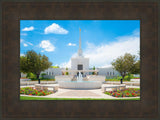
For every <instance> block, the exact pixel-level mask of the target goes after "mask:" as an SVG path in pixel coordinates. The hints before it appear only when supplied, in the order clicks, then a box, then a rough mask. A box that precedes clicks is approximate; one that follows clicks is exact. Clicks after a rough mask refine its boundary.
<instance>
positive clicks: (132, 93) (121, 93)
mask: <svg viewBox="0 0 160 120" xmlns="http://www.w3.org/2000/svg"><path fill="white" fill-rule="evenodd" d="M105 94H107V95H111V96H113V97H137V96H140V89H138V88H127V89H124V90H117V91H106V92H105Z"/></svg>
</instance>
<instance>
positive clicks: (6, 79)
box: [2, 2, 158, 118]
mask: <svg viewBox="0 0 160 120" xmlns="http://www.w3.org/2000/svg"><path fill="white" fill-rule="evenodd" d="M27 4H28V5H27ZM29 4H30V5H29ZM46 4H48V3H46ZM50 4H51V3H50ZM53 4H55V2H54V3H53ZM56 4H61V5H60V6H63V8H64V6H65V7H66V8H68V7H73V6H74V5H73V4H76V7H77V6H79V7H80V9H81V7H83V3H78V2H76V3H73V2H71V4H72V5H73V6H72V5H70V3H62V2H61V3H56ZM88 4H93V5H91V6H90V7H91V8H89V7H88V9H93V8H92V7H93V6H95V8H96V7H97V6H98V5H100V6H101V7H103V6H105V5H106V4H107V5H106V6H109V7H110V9H112V7H111V6H112V5H113V6H114V7H115V6H117V8H113V9H112V10H113V11H114V9H117V10H118V9H119V8H121V9H122V10H123V9H126V8H124V7H122V6H123V5H122V3H114V2H102V3H96V2H94V3H88ZM115 4H118V5H120V7H119V6H118V5H115ZM123 4H125V5H124V6H128V5H131V3H129V2H125V3H123ZM134 4H138V5H139V4H141V6H143V7H144V8H147V9H151V10H153V11H154V15H153V18H154V20H155V21H151V22H150V23H149V24H153V23H154V24H153V26H154V27H153V28H154V29H153V28H152V30H153V31H154V33H153V34H154V36H153V38H154V39H153V43H152V44H150V45H149V43H148V44H147V43H145V42H144V40H143V39H144V38H146V36H149V35H151V34H149V31H148V32H147V31H145V30H142V28H143V29H144V27H146V28H147V30H148V26H147V25H144V23H143V21H144V22H146V23H147V21H149V20H148V19H151V18H148V17H146V16H147V15H151V13H149V11H145V12H143V14H144V15H142V16H140V15H141V14H142V13H141V14H140V13H139V14H138V15H137V16H138V17H139V19H140V20H141V21H142V22H141V25H144V26H143V27H142V26H141V37H140V39H141V43H142V44H141V45H140V46H141V60H142V61H144V62H143V63H142V61H141V69H142V70H141V73H145V75H144V74H142V76H141V89H142V91H141V100H140V101H126V100H124V101H101V102H103V103H105V102H108V103H110V104H112V106H113V103H114V105H116V106H117V105H118V108H119V109H120V108H122V106H121V105H122V104H124V103H125V104H127V105H129V104H131V102H132V104H134V105H135V104H137V105H141V104H144V103H145V104H147V103H150V104H151V103H154V106H152V105H150V104H149V106H151V107H149V108H148V109H145V110H146V111H147V110H148V111H147V112H146V111H145V110H144V111H140V112H141V113H137V114H136V115H134V113H132V114H131V113H129V115H125V114H124V113H126V112H124V111H123V110H122V111H120V113H121V114H118V113H117V111H116V110H113V111H112V112H110V113H109V114H104V113H103V111H101V114H100V113H98V114H99V115H98V114H97V115H93V114H95V113H94V112H93V111H92V110H88V113H87V114H84V113H83V112H82V108H81V110H79V112H77V113H76V114H78V115H77V116H76V115H75V113H74V112H72V113H65V112H60V111H59V112H57V113H56V114H59V115H55V116H52V115H46V116H47V117H48V118H59V117H62V118H75V117H79V118H91V117H94V118H100V117H101V118H107V117H119V118H122V117H129V118H132V117H133V118H134V117H141V118H144V117H154V118H155V117H157V116H158V84H157V83H158V28H156V25H157V24H158V13H157V12H158V5H157V3H155V2H153V3H147V2H145V3H140V2H139V3H134ZM38 5H40V6H41V7H42V6H45V5H44V4H42V3H36V5H33V3H29V2H27V3H20V2H16V3H15V2H14V3H13V2H4V3H3V7H2V28H3V30H4V31H2V52H3V54H2V74H3V76H2V105H3V106H2V107H3V108H2V115H3V117H4V118H8V117H11V118H23V117H27V118H32V117H36V118H39V117H42V118H43V117H46V116H44V115H43V116H39V115H36V113H34V112H33V111H31V112H32V113H31V112H30V113H29V112H28V113H27V114H25V115H24V113H23V114H22V113H21V112H20V111H22V109H21V106H24V107H25V110H27V111H28V110H29V106H28V105H29V104H32V105H33V106H32V107H31V108H32V109H33V110H35V108H34V107H36V108H38V107H39V105H41V106H43V107H42V109H44V108H45V107H46V106H47V108H48V107H49V106H50V105H51V106H53V104H52V103H51V102H50V101H20V100H19V94H18V93H19V89H18V88H17V86H19V85H20V83H19V78H20V76H19V75H17V73H19V72H18V71H19V64H18V63H19V55H20V51H19V48H20V45H19V43H20V39H16V38H19V37H20V36H19V34H18V35H17V34H15V33H20V29H19V28H20V26H19V23H18V21H19V20H20V19H23V18H25V19H26V18H27V17H28V16H27V15H29V14H30V13H29V12H28V13H27V12H26V11H25V14H27V15H24V12H22V11H20V10H22V7H25V6H30V7H34V8H35V6H38ZM85 5H86V3H85ZM131 6H132V5H131ZM76 7H74V8H76ZM132 7H133V6H132ZM37 8H38V7H37ZM37 8H35V9H37ZM51 8H52V7H51ZM51 8H50V9H51ZM97 8H98V7H97ZM97 8H96V9H97ZM27 9H28V8H27ZM32 9H33V8H32ZM45 9H49V8H45ZM54 9H56V8H54ZM57 9H58V8H57ZM72 9H73V8H72ZM85 9H86V8H85ZM102 9H105V8H102ZM110 9H107V10H110ZM128 9H130V8H128ZM132 9H133V8H132ZM135 9H136V10H137V11H138V10H139V9H140V8H139V7H137V6H136V5H135ZM105 10H106V9H105ZM77 11H78V10H77ZM34 12H36V13H38V12H37V11H36V10H35V11H33V13H34ZM65 12H66V11H65ZM69 12H71V11H69ZM78 12H79V11H78ZM101 12H103V14H102V15H104V14H105V13H104V11H103V10H101ZM127 12H128V11H127ZM138 12H139V11H138ZM147 12H148V13H147ZM13 13H14V16H13ZM15 13H16V14H15ZM33 13H32V14H33ZM41 13H42V12H41ZM62 13H63V12H62ZM71 13H72V12H71ZM123 13H124V12H123ZM54 14H56V13H54ZM86 14H87V13H86ZM121 14H122V13H121ZM50 15H51V14H50ZM56 15H57V14H56ZM107 15H108V13H107ZM110 15H111V14H110ZM127 15H128V17H129V14H127ZM145 15H146V16H145ZM137 16H135V17H137ZM32 17H35V16H32ZM63 17H64V15H63ZM63 17H62V16H58V15H57V16H54V17H52V18H51V16H49V17H48V18H50V19H54V20H56V19H59V18H63ZM78 17H83V15H82V14H81V16H78V15H75V16H74V19H77V18H78ZM88 17H89V18H90V19H97V16H96V17H95V16H94V15H90V16H88ZM122 17H124V16H122ZM125 17H126V16H125ZM138 17H137V18H138ZM9 18H10V20H9ZM36 18H38V19H44V16H43V15H42V16H38V14H37V15H36ZM45 18H47V16H45ZM66 18H67V19H68V16H67V15H66V16H65V19H66ZM106 18H109V17H106ZM110 18H112V19H113V18H115V17H113V15H112V16H110ZM146 18H148V19H146ZM28 19H30V18H29V17H28ZM6 20H7V21H6ZM11 20H12V22H11ZM9 22H10V23H9ZM15 22H16V24H15V25H12V24H13V23H15ZM9 25H12V27H11V28H9V27H8V26H9ZM17 25H18V26H17ZM149 26H151V25H149ZM13 27H14V28H15V29H16V32H13ZM144 31H145V32H144ZM147 33H148V34H147ZM7 34H9V36H8V35H7ZM11 38H13V39H14V41H11ZM146 39H147V38H146ZM142 41H143V42H142ZM146 41H147V40H146ZM10 42H11V43H12V44H9V43H10ZM146 47H147V48H146ZM153 47H154V48H153ZM149 50H151V53H152V54H153V55H150V56H147V57H148V61H149V62H153V61H154V62H153V64H154V65H152V66H150V69H153V70H154V73H151V75H150V76H153V77H154V78H155V79H154V81H153V83H151V82H150V81H149V79H147V80H146V82H147V84H146V83H145V82H144V81H142V80H144V78H146V76H148V74H147V75H146V73H147V72H146V71H147V70H148V69H147V68H146V67H145V64H146V63H148V61H147V60H146V58H144V57H143V55H147V54H146V53H149ZM142 53H144V54H142ZM8 56H9V57H10V58H9V57H8ZM15 56H16V57H15ZM151 56H152V57H151ZM145 57H146V56H145ZM152 59H153V60H152ZM11 66H12V67H13V68H14V69H12V70H11V69H9V68H10V67H11ZM153 66H154V67H153ZM156 66H157V67H156ZM6 71H7V72H8V73H7V72H6ZM13 74H14V75H13ZM10 76H14V78H15V81H14V80H13V78H11V77H10ZM152 79H153V78H152ZM149 84H150V85H154V88H151V90H150V91H147V92H149V93H152V92H155V93H154V95H153V96H152V97H154V100H152V99H151V102H149V101H148V100H147V98H150V97H149V96H148V95H146V94H145V92H144V90H143V89H144V88H145V86H148V85H149ZM13 85H15V86H13ZM8 89H10V90H12V91H9V90H8ZM13 91H15V93H13ZM151 91H152V92H151ZM156 91H157V92H156ZM8 93H10V94H11V93H12V95H10V96H8ZM13 101H14V103H15V104H14V105H13ZM63 102H65V103H63ZM89 102H90V103H89ZM98 102H99V101H56V106H59V107H60V108H63V107H64V106H63V105H65V106H66V107H65V108H69V105H68V104H70V105H71V104H72V105H73V104H75V106H76V107H78V108H79V107H80V106H81V105H82V104H84V105H85V106H84V107H83V109H87V108H86V107H87V106H89V105H88V104H91V105H94V104H96V103H98ZM138 102H139V103H138ZM18 104H19V105H18ZM42 104H43V105H42ZM47 104H48V105H47ZM57 104H58V105H57ZM60 104H61V105H60ZM62 104H63V105H62ZM119 104H121V105H119ZM54 105H55V104H54ZM102 107H103V106H102ZM143 107H144V108H146V106H143ZM143 107H142V108H143ZM15 108H16V109H17V110H19V111H15ZM19 108H20V109H19ZM40 108H41V107H40ZM60 108H59V109H60ZM95 108H96V107H95ZM109 108H110V109H113V108H112V107H111V106H109ZM72 109H75V108H72ZM149 109H150V110H149ZM151 110H154V113H153V112H152V114H151ZM149 111H150V112H149ZM44 112H48V111H46V110H44V111H43V112H42V113H44ZM33 113H34V114H33ZM102 113H103V114H102ZM135 113H136V112H135ZM20 114H21V115H20ZM111 114H112V115H111Z"/></svg>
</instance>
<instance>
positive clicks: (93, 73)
mask: <svg viewBox="0 0 160 120" xmlns="http://www.w3.org/2000/svg"><path fill="white" fill-rule="evenodd" d="M95 69H96V68H95V66H93V70H95ZM92 75H95V72H92Z"/></svg>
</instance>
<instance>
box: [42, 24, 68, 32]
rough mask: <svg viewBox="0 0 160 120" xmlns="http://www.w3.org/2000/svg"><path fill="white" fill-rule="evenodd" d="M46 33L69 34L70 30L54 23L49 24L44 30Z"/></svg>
mask: <svg viewBox="0 0 160 120" xmlns="http://www.w3.org/2000/svg"><path fill="white" fill-rule="evenodd" d="M44 33H45V34H49V33H54V34H67V33H68V31H67V30H65V29H64V28H62V27H61V26H59V25H58V24H56V23H53V24H52V25H50V26H48V27H46V28H45V30H44Z"/></svg>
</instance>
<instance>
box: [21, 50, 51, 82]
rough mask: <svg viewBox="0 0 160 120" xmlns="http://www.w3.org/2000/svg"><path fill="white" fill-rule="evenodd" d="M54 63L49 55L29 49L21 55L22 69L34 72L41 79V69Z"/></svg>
mask: <svg viewBox="0 0 160 120" xmlns="http://www.w3.org/2000/svg"><path fill="white" fill-rule="evenodd" d="M51 65H52V63H51V62H49V60H48V57H47V56H45V55H41V54H37V53H36V52H35V51H33V50H30V51H27V53H26V54H25V56H21V57H20V71H21V72H23V73H34V74H36V76H37V79H39V75H40V73H41V71H44V70H45V69H48V68H49V67H50V66H51Z"/></svg>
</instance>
